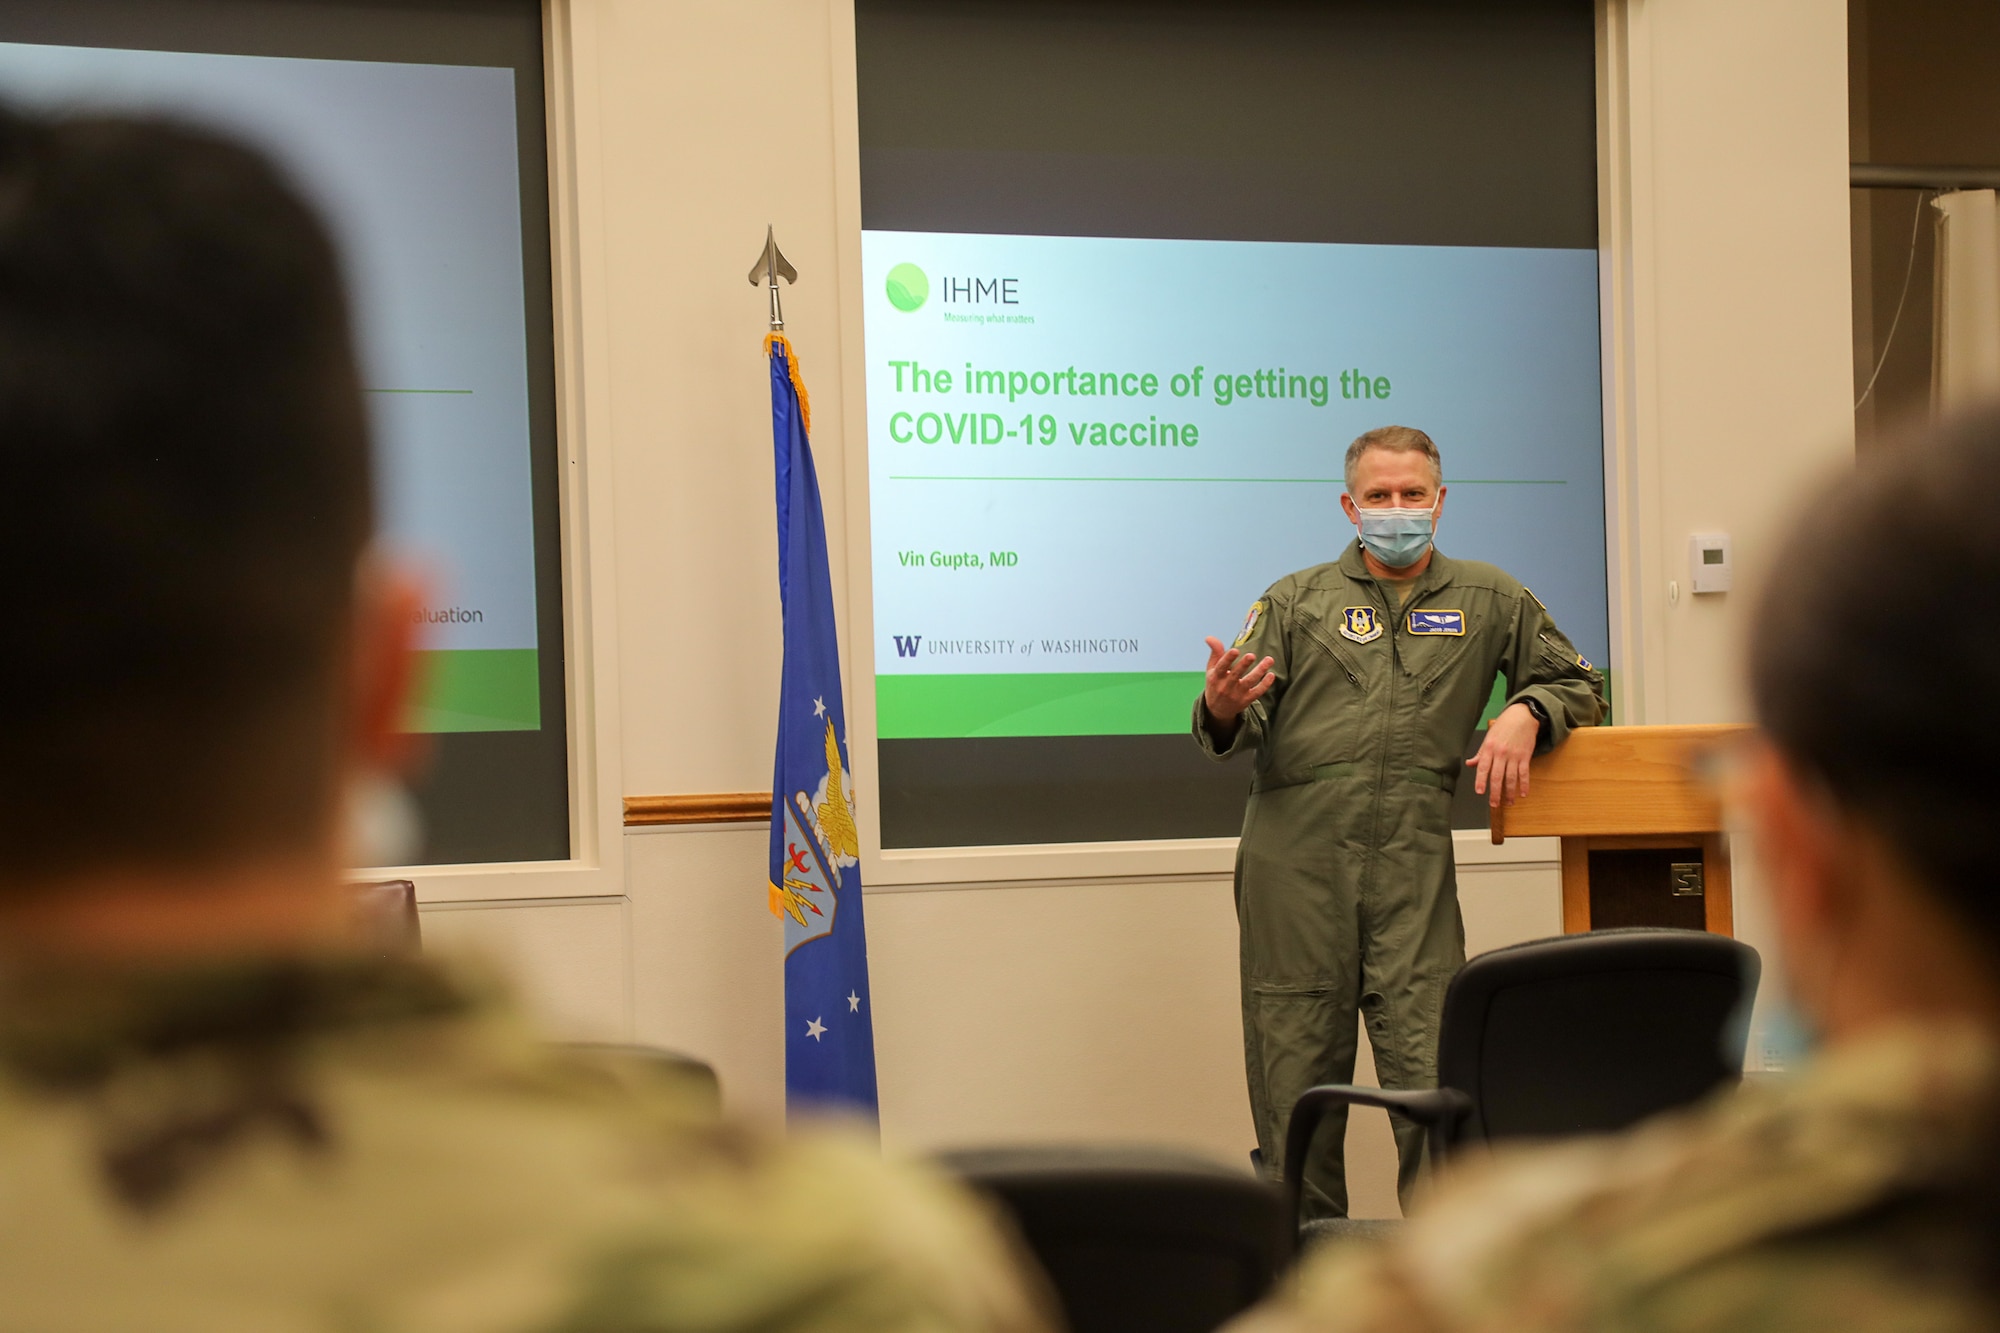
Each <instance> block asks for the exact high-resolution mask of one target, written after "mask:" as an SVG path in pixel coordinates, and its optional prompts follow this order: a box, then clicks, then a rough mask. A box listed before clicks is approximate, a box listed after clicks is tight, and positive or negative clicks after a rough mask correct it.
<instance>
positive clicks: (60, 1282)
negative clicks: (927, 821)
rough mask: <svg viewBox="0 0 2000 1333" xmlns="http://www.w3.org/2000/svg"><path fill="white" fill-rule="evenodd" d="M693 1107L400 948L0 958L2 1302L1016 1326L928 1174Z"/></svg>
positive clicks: (652, 1323)
mask: <svg viewBox="0 0 2000 1333" xmlns="http://www.w3.org/2000/svg"><path fill="white" fill-rule="evenodd" d="M485 990H486V991H488V992H490V988H485ZM703 1102H704V1098H703V1096H702V1095H701V1090H700V1089H699V1087H698V1086H696V1085H689V1086H683V1085H682V1084H681V1083H680V1082H679V1081H677V1080H676V1079H675V1078H674V1077H673V1076H672V1075H671V1074H669V1073H668V1072H666V1071H664V1070H660V1069H656V1068H654V1067H652V1066H650V1065H649V1064H646V1063H642V1062H634V1061H629V1060H621V1059H618V1058H616V1057H615V1056H608V1055H599V1054H592V1053H589V1052H574V1051H571V1052H565V1051H562V1050H560V1049H556V1048H551V1047H549V1046H547V1045H545V1044H542V1043H540V1042H537V1041H536V1040H534V1039H533V1038H532V1037H531V1036H530V1035H529V1033H527V1032H526V1031H525V1030H524V1029H523V1028H522V1027H521V1026H520V1025H519V1024H518V1023H517V1022H516V1021H515V1020H514V1019H513V1018H512V1017H510V1015H509V1013H508V1012H507V1010H506V1009H505V1007H504V1006H502V1005H499V1004H496V1003H495V1001H494V998H493V997H492V995H491V994H490V993H482V988H481V987H480V986H478V985H476V984H473V985H468V984H467V983H466V982H465V981H464V980H463V979H461V978H458V977H456V976H447V975H446V974H445V973H443V972H442V971H440V970H437V969H436V968H434V967H431V966H427V965H420V964H416V963H413V962H412V963H405V962H395V963H381V962H363V961H345V962H335V961H326V960H321V961H315V962H311V963H306V962H276V961H264V962H259V963H248V964H241V965H231V966H214V967H208V968H203V969H182V970H179V971H175V972H157V973H152V974H137V973H122V974H116V975H111V974H99V975H81V974H78V973H75V972H66V973H42V974H38V975H26V974H22V973H19V972H15V973H12V974H8V975H5V976H4V977H0V1182H4V1184H0V1293H4V1295H0V1328H5V1329H16V1328H18V1329H34V1330H37V1331H38V1333H56V1331H58V1330H78V1331H79V1333H81V1331H83V1330H106V1329H140V1328H143V1329H147V1330H151V1331H154V1333H169V1331H178V1330H186V1331H187V1333H196V1331H197V1330H199V1331H200V1333H219V1331H223V1330H236V1329H243V1330H257V1333H289V1331H291V1330H300V1331H303V1330H315V1331H326V1330H342V1331H352V1333H403V1331H404V1330H453V1331H454V1333H480V1331H485V1330H495V1331H498V1330H510V1331H512V1330H518V1331H520V1333H530V1331H539V1330H546V1331H547V1333H559V1331H560V1333H581V1331H582V1330H597V1329H602V1330H614V1329H615V1330H644V1331H645V1333H671V1331H673V1330H690V1331H692V1330H701V1331H702V1333H720V1331H722V1330H737V1329H742V1330H748V1329H756V1330H760V1331H763V1330H772V1331H776V1330H812V1331H814V1333H820V1331H822V1330H823V1331H825V1333H836V1331H845V1330H853V1331H854V1333H860V1331H861V1330H870V1331H874V1330H909V1331H911V1333H916V1331H918V1330H922V1331H923V1333H932V1331H934V1330H935V1331H938V1333H942V1331H944V1330H961V1329H965V1330H974V1329H976V1330H1021V1333H1032V1331H1033V1330H1039V1329H1041V1328H1042V1327H1043V1322H1042V1320H1041V1317H1040V1315H1039V1314H1038V1313H1037V1308H1036V1306H1035V1305H1034V1304H1033V1303H1032V1302H1031V1301H1030V1300H1029V1299H1028V1298H1027V1297H1025V1296H1024V1295H1023V1287H1022V1285H1021V1282H1020V1279H1019V1277H1018V1276H1017V1271H1016V1268H1015V1266H1014V1263H1013V1260H1012V1257H1011V1255H1010V1254H1009V1252H1008V1250H1007V1247H1006V1246H1005V1245H1004V1243H1003V1242H1002V1241H1000V1240H999V1239H998V1238H997V1237H996V1235H995V1233H994V1232H993V1231H992V1230H991V1229H990V1228H989V1227H988V1225H987V1224H986V1222H985V1220H984V1219H983V1218H982V1217H981V1216H980V1215H979V1214H978V1212H977V1211H976V1210H975V1208H974V1207H973V1206H972V1205H969V1204H968V1203H967V1201H966V1200H965V1199H964V1198H962V1197H961V1196H960V1195H959V1194H958V1193H957V1192H956V1191H955V1190H954V1189H952V1188H950V1187H948V1186H946V1185H945V1184H943V1183H941V1182H939V1181H936V1180H932V1179H928V1178H926V1177H925V1176H924V1175H922V1174H920V1173H919V1172H918V1171H917V1170H915V1169H905V1168H896V1167H889V1166H885V1165H884V1164H883V1163H882V1161H881V1160H880V1157H879V1155H878V1154H877V1153H876V1152H875V1150H874V1149H873V1148H872V1146H869V1145H867V1144H866V1143H864V1142H860V1141H856V1142H848V1141H845V1140H843V1139H840V1138H837V1137H833V1136H828V1135H817V1134H815V1135H805V1134H802V1135H798V1136H795V1137H792V1138H789V1139H783V1140H779V1139H769V1138H764V1137H761V1136H759V1135H756V1134H753V1133H749V1132H746V1131H744V1130H741V1129H736V1128H731V1127H729V1126H727V1125H725V1124H724V1123H723V1122H722V1121H721V1120H720V1119H719V1118H718V1117H717V1116H716V1114H715V1113H714V1110H713V1108H712V1106H705V1105H704V1104H703Z"/></svg>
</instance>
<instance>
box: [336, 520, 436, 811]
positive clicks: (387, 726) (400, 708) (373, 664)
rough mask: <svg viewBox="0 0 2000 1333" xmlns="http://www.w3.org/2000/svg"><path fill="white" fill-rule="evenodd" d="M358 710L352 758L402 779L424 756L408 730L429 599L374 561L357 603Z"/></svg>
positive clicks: (398, 574)
mask: <svg viewBox="0 0 2000 1333" xmlns="http://www.w3.org/2000/svg"><path fill="white" fill-rule="evenodd" d="M354 603H355V605H354V666H353V669H354V681H353V691H354V692H353V695H352V698H353V701H354V708H353V712H352V714H351V717H352V720H353V722H352V725H353V734H352V735H351V736H350V737H349V738H348V745H349V748H350V752H351V753H352V754H353V756H354V760H355V762H356V763H357V765H358V766H360V767H361V768H364V769H368V770H371V771H373V772H377V773H384V774H400V773H403V772H405V771H406V770H407V769H409V768H410V767H411V765H412V764H414V763H415V762H416V760H417V759H418V758H419V757H420V756H421V754H422V752H423V748H424V747H423V738H422V737H420V736H416V735H413V734H411V733H410V732H408V731H406V730H404V723H405V719H406V717H407V714H408V711H409V708H410V704H411V702H412V700H413V698H414V696H415V693H416V689H417V686H418V684H419V682H418V680H417V671H416V668H417V648H418V646H419V642H418V635H419V629H418V626H419V624H420V621H421V618H422V614H423V606H424V594H423V589H422V587H421V586H420V585H419V584H418V582H417V581H416V580H415V579H414V578H412V577H411V576H409V575H408V574H406V573H404V572H403V571H402V570H400V569H397V568H395V567H394V566H391V565H389V564H387V563H386V562H378V561H376V560H374V559H372V558H371V559H370V560H369V561H368V562H367V564H366V566H365V567H364V569H363V570H362V572H361V574H360V575H359V577H358V579H357V580H356V592H355V599H354Z"/></svg>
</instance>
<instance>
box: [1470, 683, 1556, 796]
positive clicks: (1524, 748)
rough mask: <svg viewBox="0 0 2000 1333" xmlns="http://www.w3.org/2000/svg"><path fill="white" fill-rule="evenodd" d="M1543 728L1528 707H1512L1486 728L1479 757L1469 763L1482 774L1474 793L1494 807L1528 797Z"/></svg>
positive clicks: (1506, 709)
mask: <svg viewBox="0 0 2000 1333" xmlns="http://www.w3.org/2000/svg"><path fill="white" fill-rule="evenodd" d="M1541 730H1542V724H1541V723H1540V722H1538V721H1536V720H1535V715H1534V714H1533V713H1531V712H1529V711H1528V706H1527V705H1526V704H1509V705H1508V706H1507V707H1506V708H1503V709H1502V710H1501V711H1500V716H1498V717H1496V718H1494V719H1493V721H1492V722H1490V723H1488V724H1487V727H1486V740H1485V743H1483V744H1482V745H1481V746H1480V747H1479V753H1478V754H1476V755H1474V756H1473V757H1472V758H1470V759H1468V760H1466V761H1465V763H1466V766H1467V767H1468V768H1473V769H1476V770H1478V773H1479V779H1478V781H1477V782H1475V783H1474V784H1473V786H1472V789H1473V790H1474V791H1476V792H1478V793H1479V794H1480V795H1481V796H1484V797H1486V799H1487V801H1488V803H1489V804H1491V805H1494V806H1500V805H1512V804H1514V802H1515V801H1518V800H1519V799H1521V797H1523V796H1526V795H1527V794H1528V761H1529V760H1531V759H1533V758H1534V757H1535V739H1536V737H1537V736H1539V735H1540V734H1541Z"/></svg>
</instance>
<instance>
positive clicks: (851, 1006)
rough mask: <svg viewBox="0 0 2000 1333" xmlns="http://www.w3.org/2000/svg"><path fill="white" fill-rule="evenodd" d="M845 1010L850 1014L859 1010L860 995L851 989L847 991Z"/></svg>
mask: <svg viewBox="0 0 2000 1333" xmlns="http://www.w3.org/2000/svg"><path fill="white" fill-rule="evenodd" d="M847 1012H848V1013H850V1014H858V1013H860V1012H861V997H860V996H859V995H856V994H855V993H854V992H853V991H849V992H847Z"/></svg>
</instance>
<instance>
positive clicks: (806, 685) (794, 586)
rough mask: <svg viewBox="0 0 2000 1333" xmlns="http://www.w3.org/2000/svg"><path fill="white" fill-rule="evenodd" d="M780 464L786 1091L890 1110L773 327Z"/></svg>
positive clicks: (774, 844) (842, 715)
mask: <svg viewBox="0 0 2000 1333" xmlns="http://www.w3.org/2000/svg"><path fill="white" fill-rule="evenodd" d="M764 346H765V350H766V352H767V353H768V354H769V356H770V362H771V430H772V435H773V437H774V439H775V442H776V444H777V463H778V468H777V471H778V597H779V600H780V601H781V602H782V604H783V606H784V616H785V666H784V677H783V682H782V684H781V685H780V686H779V689H778V759H777V768H776V772H775V773H774V774H773V775H772V781H771V911H772V912H773V913H774V914H775V915H776V916H778V917H779V918H780V919H781V920H782V921H783V922H784V927H785V1099H786V1104H787V1106H788V1107H790V1108H791V1109H792V1110H794V1111H799V1110H812V1109H825V1110H845V1111H859V1112H861V1113H863V1114H866V1115H867V1116H869V1117H871V1118H872V1117H874V1115H875V1114H876V1101H875V1024H874V1020H873V1018H872V1017H871V1010H870V1007H869V996H868V935H867V932H866V931H865V930H864V929H863V928H862V924H861V835H860V833H859V831H858V830H857V829H856V827H855V823H854V783H853V771H854V770H853V768H852V766H851V765H850V764H849V762H848V759H847V710H846V709H845V708H844V707H842V705H841V697H840V642H839V639H838V638H837V637H836V635H835V632H834V622H833V581H832V579H831V578H830V577H829V575H828V573H827V565H826V522H825V519H824V517H823V516H822V515H821V513H820V505H819V475H818V473H817V472H815V471H814V469H813V457H812V444H811V442H810V441H809V440H808V439H807V438H806V432H807V430H808V428H809V427H810V425H811V416H810V411H811V408H810V405H809V404H808V402H807V400H806V395H805V389H804V385H803V383H802V382H801V380H800V379H799V371H798V361H797V358H796V356H795V355H794V354H793V352H792V345H791V343H790V342H789V341H787V340H786V338H785V336H784V335H783V334H781V333H774V334H772V335H771V336H770V337H769V338H767V339H765V343H764Z"/></svg>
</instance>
